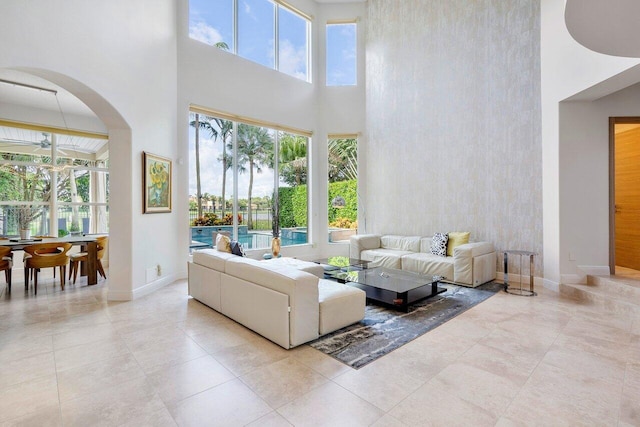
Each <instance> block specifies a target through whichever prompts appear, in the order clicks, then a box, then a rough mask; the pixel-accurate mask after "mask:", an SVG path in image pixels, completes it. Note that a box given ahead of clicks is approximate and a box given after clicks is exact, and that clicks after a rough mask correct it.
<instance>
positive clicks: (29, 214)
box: [0, 126, 109, 236]
mask: <svg viewBox="0 0 640 427" xmlns="http://www.w3.org/2000/svg"><path fill="white" fill-rule="evenodd" d="M61 132H64V131H62V130H61ZM108 155H109V151H108V141H107V139H106V136H104V137H102V136H99V135H96V137H91V136H75V135H68V134H65V133H61V134H57V133H55V132H53V133H52V132H49V131H47V132H43V131H42V130H40V129H24V128H14V127H10V126H1V127H0V200H2V202H0V234H3V235H18V234H19V230H20V229H21V228H22V227H26V228H25V229H27V230H29V231H30V232H31V234H32V235H47V236H51V235H58V236H64V235H66V234H69V233H76V232H77V233H85V234H87V233H107V232H108V231H109V211H108V203H109V173H108V170H109V169H108V168H109V158H108Z"/></svg>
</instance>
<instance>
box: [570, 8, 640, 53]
mask: <svg viewBox="0 0 640 427" xmlns="http://www.w3.org/2000/svg"><path fill="white" fill-rule="evenodd" d="M639 16H640V1H638V0H567V4H566V6H565V12H564V20H565V23H566V25H567V29H568V30H569V33H570V34H571V36H572V37H573V38H574V39H575V40H576V41H577V42H578V43H580V44H581V45H583V46H584V47H586V48H588V49H591V50H593V51H595V52H599V53H604V54H606V55H614V56H623V57H630V58H640V43H638V40H639V39H640V25H638V17H639Z"/></svg>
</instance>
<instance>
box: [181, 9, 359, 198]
mask: <svg viewBox="0 0 640 427" xmlns="http://www.w3.org/2000/svg"><path fill="white" fill-rule="evenodd" d="M236 1H237V2H238V39H239V40H238V47H237V49H238V55H239V56H242V57H244V58H247V59H250V60H252V61H254V62H257V63H259V64H262V65H265V66H267V67H270V68H274V58H275V54H274V44H275V39H274V34H275V31H274V28H273V22H274V13H276V12H275V11H276V10H277V11H278V13H279V15H278V21H279V38H278V51H279V52H278V57H279V64H280V67H279V69H280V71H282V72H284V73H286V74H288V75H291V76H294V77H297V78H300V79H302V80H307V74H308V69H307V67H308V61H307V53H308V52H307V31H306V25H307V21H306V20H304V19H302V18H301V17H300V16H298V15H296V14H295V13H293V12H290V11H288V10H287V9H285V8H282V7H278V8H276V7H274V3H272V2H270V1H269V0H236ZM233 2H234V0H190V1H189V36H190V37H191V38H193V39H195V40H198V41H201V42H203V43H207V44H210V45H215V44H216V43H218V42H221V41H223V42H225V43H227V45H228V46H229V51H230V52H233V51H234V48H235V41H234V40H233ZM312 25H315V22H314V23H312ZM355 30H356V26H355V24H352V25H329V26H328V27H327V44H328V48H327V66H328V67H329V69H328V70H327V83H328V84H330V85H353V84H356V81H355V74H356V73H355V66H356V65H355V64H356V61H355V58H356V40H355ZM189 135H190V142H191V143H190V149H189V150H190V153H189V156H190V159H191V164H192V165H195V146H194V141H195V132H194V129H193V128H192V127H190V129H189ZM221 152H222V143H221V142H220V141H219V140H218V141H216V140H213V139H211V138H210V136H209V135H208V134H206V132H201V133H200V165H201V170H200V177H201V187H202V193H203V194H204V193H209V194H214V195H217V196H219V195H221V192H222V164H221V162H220V161H218V160H217V159H218V158H219V156H220V154H221ZM189 174H190V176H189V194H191V195H195V194H196V173H195V166H192V167H190V170H189ZM273 179H274V177H273V171H266V170H265V171H264V172H263V173H261V174H257V173H256V174H254V184H253V192H252V194H253V195H254V196H260V197H263V196H268V195H271V193H272V191H273ZM248 186H249V175H248V173H247V174H242V175H239V180H238V193H239V194H238V196H239V198H246V197H247V195H248ZM232 192H233V182H232V173H231V170H229V171H228V172H227V184H226V193H225V195H231V194H232Z"/></svg>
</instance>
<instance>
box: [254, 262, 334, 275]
mask: <svg viewBox="0 0 640 427" xmlns="http://www.w3.org/2000/svg"><path fill="white" fill-rule="evenodd" d="M262 262H264V263H267V264H271V265H274V266H283V265H284V266H289V267H293V268H295V269H297V270H302V271H306V272H307V273H311V274H313V275H314V276H317V277H318V278H320V279H322V278H323V277H324V268H323V267H322V266H321V265H320V264H316V263H315V262H311V261H303V260H301V259H297V258H290V257H281V258H271V259H268V260H264V261H262Z"/></svg>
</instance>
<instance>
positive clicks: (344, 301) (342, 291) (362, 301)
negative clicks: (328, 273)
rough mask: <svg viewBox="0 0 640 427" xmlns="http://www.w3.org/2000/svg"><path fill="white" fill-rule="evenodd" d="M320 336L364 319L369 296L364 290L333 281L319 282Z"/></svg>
mask: <svg viewBox="0 0 640 427" xmlns="http://www.w3.org/2000/svg"><path fill="white" fill-rule="evenodd" d="M318 300H319V301H320V322H319V333H320V335H324V334H328V333H329V332H333V331H335V330H338V329H340V328H344V327H345V326H348V325H351V324H352V323H355V322H358V321H360V320H362V319H363V318H364V309H365V305H366V300H367V296H366V294H365V293H364V291H363V290H361V289H357V288H353V287H351V286H349V285H344V284H340V283H337V282H335V281H333V280H325V279H321V280H320V281H319V282H318Z"/></svg>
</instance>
